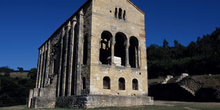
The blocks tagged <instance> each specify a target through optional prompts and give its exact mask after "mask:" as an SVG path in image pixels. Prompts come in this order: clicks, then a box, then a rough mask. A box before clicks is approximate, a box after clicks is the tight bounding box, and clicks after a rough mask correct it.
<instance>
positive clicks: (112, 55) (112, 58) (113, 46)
mask: <svg viewBox="0 0 220 110" xmlns="http://www.w3.org/2000/svg"><path fill="white" fill-rule="evenodd" d="M111 46H112V50H111V60H112V61H111V64H112V65H115V62H114V56H115V41H114V39H113V37H112V44H111Z"/></svg>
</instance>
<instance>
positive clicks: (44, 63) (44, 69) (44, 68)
mask: <svg viewBox="0 0 220 110" xmlns="http://www.w3.org/2000/svg"><path fill="white" fill-rule="evenodd" d="M46 57H47V43H46V44H44V55H43V71H42V77H41V79H42V80H41V88H44V81H45V74H46V60H47V58H46Z"/></svg>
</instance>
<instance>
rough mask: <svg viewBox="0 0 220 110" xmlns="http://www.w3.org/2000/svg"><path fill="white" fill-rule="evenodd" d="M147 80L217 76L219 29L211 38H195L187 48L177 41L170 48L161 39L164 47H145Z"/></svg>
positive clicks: (219, 50) (219, 66) (205, 36)
mask: <svg viewBox="0 0 220 110" xmlns="http://www.w3.org/2000/svg"><path fill="white" fill-rule="evenodd" d="M147 55H148V75H149V78H150V79H151V78H158V77H165V76H167V75H173V76H177V75H180V74H181V73H188V74H189V75H204V74H220V28H216V30H215V31H214V32H213V33H211V34H210V35H209V34H208V35H204V36H203V37H202V38H201V37H198V38H197V41H196V42H193V41H192V42H191V43H190V44H189V45H188V46H183V45H181V44H180V43H179V42H178V41H177V40H175V41H174V46H173V47H170V46H169V43H168V42H167V41H166V39H164V41H163V45H162V46H159V45H155V44H152V45H150V46H149V47H148V48H147Z"/></svg>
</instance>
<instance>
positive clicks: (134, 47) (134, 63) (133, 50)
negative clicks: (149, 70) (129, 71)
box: [129, 37, 139, 68]
mask: <svg viewBox="0 0 220 110" xmlns="http://www.w3.org/2000/svg"><path fill="white" fill-rule="evenodd" d="M138 45H139V43H138V39H137V38H136V37H131V38H130V47H129V64H130V66H131V67H133V68H138V67H139V54H138Z"/></svg>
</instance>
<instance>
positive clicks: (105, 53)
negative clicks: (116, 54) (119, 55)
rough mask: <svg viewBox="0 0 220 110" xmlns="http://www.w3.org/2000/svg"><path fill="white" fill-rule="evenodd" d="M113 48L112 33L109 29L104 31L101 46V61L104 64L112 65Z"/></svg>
mask: <svg viewBox="0 0 220 110" xmlns="http://www.w3.org/2000/svg"><path fill="white" fill-rule="evenodd" d="M111 50H112V34H111V33H110V32H108V31H104V32H102V35H101V46H100V53H99V61H100V62H101V63H102V64H109V65H111Z"/></svg>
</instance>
